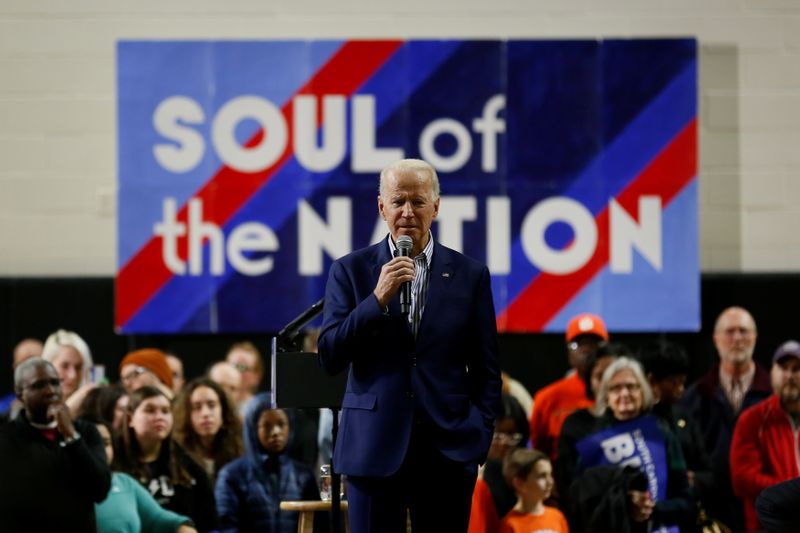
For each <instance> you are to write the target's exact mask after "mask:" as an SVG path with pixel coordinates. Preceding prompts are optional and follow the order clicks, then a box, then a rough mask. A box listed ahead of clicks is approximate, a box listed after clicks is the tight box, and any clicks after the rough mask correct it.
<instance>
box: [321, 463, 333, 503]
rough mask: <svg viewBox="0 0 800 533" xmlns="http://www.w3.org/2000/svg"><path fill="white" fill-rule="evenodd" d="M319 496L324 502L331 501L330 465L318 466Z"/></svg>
mask: <svg viewBox="0 0 800 533" xmlns="http://www.w3.org/2000/svg"><path fill="white" fill-rule="evenodd" d="M319 497H320V499H321V500H322V501H324V502H329V501H331V465H320V467H319Z"/></svg>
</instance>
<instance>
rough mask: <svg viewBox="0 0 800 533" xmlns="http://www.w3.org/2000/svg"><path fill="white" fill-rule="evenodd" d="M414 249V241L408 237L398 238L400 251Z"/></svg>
mask: <svg viewBox="0 0 800 533" xmlns="http://www.w3.org/2000/svg"><path fill="white" fill-rule="evenodd" d="M413 247H414V241H413V240H411V237H409V236H408V235H400V236H399V237H398V238H397V248H398V249H400V250H411V248H413Z"/></svg>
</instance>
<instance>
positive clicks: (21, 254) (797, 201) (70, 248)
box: [0, 0, 800, 275]
mask: <svg viewBox="0 0 800 533" xmlns="http://www.w3.org/2000/svg"><path fill="white" fill-rule="evenodd" d="M648 36H695V37H697V38H698V39H699V42H700V52H699V53H700V88H699V90H700V92H699V95H698V97H699V102H700V224H701V228H700V235H701V264H702V268H703V270H704V271H746V272H749V271H797V270H800V231H799V230H798V226H800V1H798V0H536V1H531V0H495V1H492V2H487V1H485V0H440V1H435V0H434V1H431V0H407V1H405V2H396V1H391V2H389V1H387V0H340V1H337V2H330V1H325V0H278V1H270V2H265V1H263V0H229V1H227V2H220V1H219V0H168V1H164V0H139V1H137V2H133V1H122V0H120V1H108V0H70V1H64V0H2V1H0V275H81V274H87V275H112V274H113V273H114V271H115V261H116V260H115V248H116V242H115V238H116V236H115V234H116V227H115V215H116V213H115V208H116V206H115V204H114V195H115V191H116V140H115V139H116V124H115V94H114V91H115V80H114V76H115V67H114V49H115V48H114V47H115V42H116V40H118V39H121V38H154V39H160V38H175V39H179V38H207V39H219V38H243V39H259V38H326V37H333V38H341V37H358V38H379V37H403V38H423V37H463V38H470V37H472V38H596V37H648Z"/></svg>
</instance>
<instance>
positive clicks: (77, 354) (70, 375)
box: [42, 329, 97, 417]
mask: <svg viewBox="0 0 800 533" xmlns="http://www.w3.org/2000/svg"><path fill="white" fill-rule="evenodd" d="M42 359H44V360H46V361H49V362H50V363H52V365H53V366H54V367H55V369H56V372H58V377H59V378H61V392H62V394H63V395H64V398H65V401H64V403H66V404H67V407H69V411H70V413H71V414H72V416H73V417H75V416H77V414H78V410H79V408H80V406H81V403H83V399H84V398H86V395H87V394H88V393H89V391H90V390H92V389H94V388H96V387H97V385H96V384H93V383H91V379H90V371H91V368H92V365H93V362H92V353H91V351H89V345H87V344H86V341H84V340H83V339H82V338H81V337H80V335H78V334H77V333H75V332H74V331H67V330H65V329H59V330H58V331H56V332H55V333H53V334H52V335H50V336H49V337H47V340H46V341H45V343H44V348H42Z"/></svg>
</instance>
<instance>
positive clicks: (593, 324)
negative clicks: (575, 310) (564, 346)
mask: <svg viewBox="0 0 800 533" xmlns="http://www.w3.org/2000/svg"><path fill="white" fill-rule="evenodd" d="M579 335H596V336H598V337H600V338H601V339H603V340H604V341H607V340H608V330H606V324H605V322H603V319H602V318H600V317H599V316H597V315H593V314H592V313H581V314H579V315H577V316H574V317H572V320H570V321H569V324H567V342H572V341H573V339H575V337H577V336H579Z"/></svg>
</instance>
